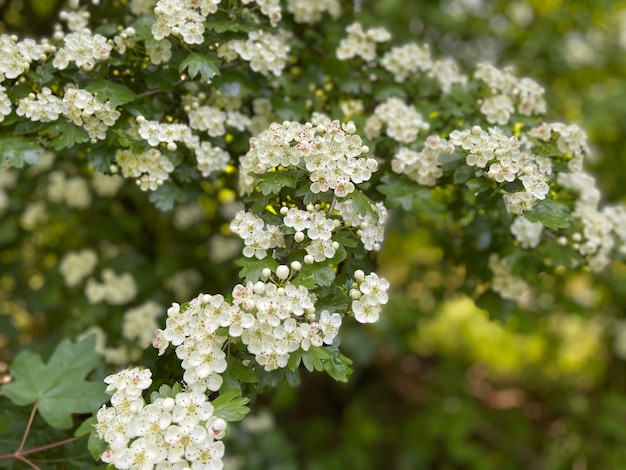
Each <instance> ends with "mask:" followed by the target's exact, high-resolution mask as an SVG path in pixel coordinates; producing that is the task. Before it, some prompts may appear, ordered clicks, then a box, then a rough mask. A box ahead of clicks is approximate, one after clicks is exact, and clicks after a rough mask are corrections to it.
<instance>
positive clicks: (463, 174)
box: [454, 165, 476, 184]
mask: <svg viewBox="0 0 626 470" xmlns="http://www.w3.org/2000/svg"><path fill="white" fill-rule="evenodd" d="M474 173H476V169H475V168H472V167H471V166H465V165H463V166H460V167H458V168H457V169H456V170H454V182H455V183H456V184H463V183H465V182H466V181H467V180H469V179H470V178H471V177H472V176H473V175H474Z"/></svg>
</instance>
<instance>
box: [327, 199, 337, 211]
mask: <svg viewBox="0 0 626 470" xmlns="http://www.w3.org/2000/svg"><path fill="white" fill-rule="evenodd" d="M335 204H337V196H336V195H334V194H333V200H332V201H331V203H330V207H329V208H328V216H331V215H333V211H334V210H335Z"/></svg>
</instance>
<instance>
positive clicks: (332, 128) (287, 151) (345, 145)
mask: <svg viewBox="0 0 626 470" xmlns="http://www.w3.org/2000/svg"><path fill="white" fill-rule="evenodd" d="M322 121H323V122H320V123H319V124H318V125H317V126H314V125H313V124H311V123H306V124H300V123H297V122H289V121H286V122H283V123H282V124H277V123H273V124H272V125H271V126H270V127H269V129H267V130H266V131H264V132H262V133H261V134H259V135H258V137H253V138H252V139H250V150H249V151H248V153H247V154H246V155H245V156H243V157H242V158H241V159H240V179H239V185H240V188H241V191H242V192H243V193H244V194H247V193H250V192H252V191H253V190H254V187H255V185H256V179H255V178H254V177H253V176H251V175H250V173H255V174H257V175H261V174H263V173H266V172H268V171H271V170H272V169H274V168H277V167H279V166H282V167H284V168H289V167H296V168H300V167H302V166H303V167H304V168H306V170H307V172H308V173H309V179H310V180H311V186H310V189H311V192H313V193H315V194H318V193H320V192H327V191H329V190H333V191H334V194H335V196H337V197H345V196H347V195H348V194H350V193H351V192H352V191H354V185H355V184H359V183H362V182H364V181H367V180H369V179H370V178H371V176H372V172H373V171H376V169H377V168H378V163H377V161H376V160H375V159H373V158H367V157H366V156H365V155H366V154H367V152H368V151H369V149H368V147H367V146H364V145H363V142H362V141H361V138H360V137H359V136H358V135H356V134H355V132H356V127H355V126H354V124H353V123H352V122H349V123H347V124H346V123H344V124H341V123H340V122H339V121H330V120H329V119H328V120H324V119H322Z"/></svg>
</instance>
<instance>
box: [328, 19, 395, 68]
mask: <svg viewBox="0 0 626 470" xmlns="http://www.w3.org/2000/svg"><path fill="white" fill-rule="evenodd" d="M346 32H347V33H348V36H347V37H345V38H343V39H342V40H341V41H340V42H339V46H338V47H337V51H336V54H337V58H338V59H339V60H347V59H352V58H354V57H357V56H358V57H361V58H362V59H363V60H365V61H368V62H370V61H373V60H374V59H375V58H376V43H380V42H387V41H389V40H390V39H391V34H389V32H388V31H387V30H386V29H385V28H372V29H368V30H367V31H364V30H363V26H361V24H360V23H356V22H355V23H352V24H351V25H350V26H348V27H346Z"/></svg>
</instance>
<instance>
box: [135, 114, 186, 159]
mask: <svg viewBox="0 0 626 470" xmlns="http://www.w3.org/2000/svg"><path fill="white" fill-rule="evenodd" d="M137 123H138V124H139V130H138V132H139V135H140V136H141V138H142V139H144V140H145V141H146V142H148V144H150V145H152V146H153V147H156V146H157V145H159V144H161V143H165V144H167V148H168V150H171V151H174V150H176V142H185V143H187V142H190V141H191V139H192V135H191V129H190V128H189V126H187V125H185V124H166V123H162V122H158V121H151V120H148V119H146V118H145V117H143V116H138V117H137Z"/></svg>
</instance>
